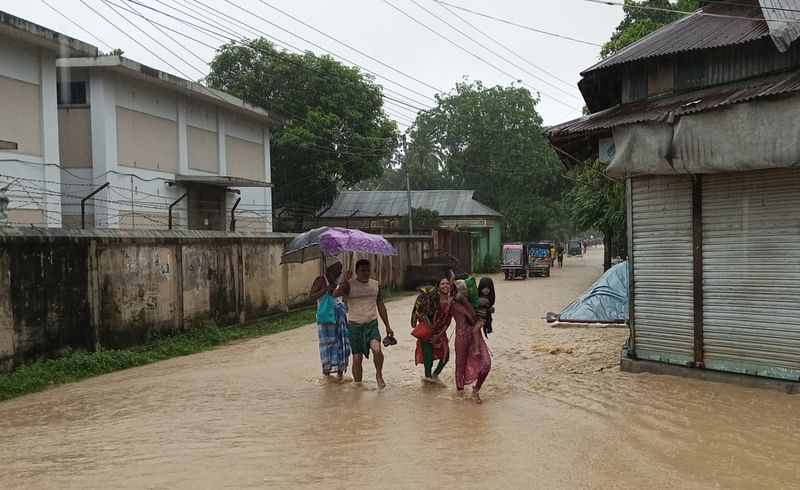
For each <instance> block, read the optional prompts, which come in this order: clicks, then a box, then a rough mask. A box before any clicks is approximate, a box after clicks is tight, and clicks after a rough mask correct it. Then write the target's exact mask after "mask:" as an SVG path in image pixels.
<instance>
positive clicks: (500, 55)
mask: <svg viewBox="0 0 800 490" xmlns="http://www.w3.org/2000/svg"><path fill="white" fill-rule="evenodd" d="M411 3H413V4H414V5H416V6H417V7H419V8H421V9H422V10H424V11H425V12H427V13H429V14H430V15H432V16H433V17H434V18H436V19H437V20H438V21H439V22H442V23H444V25H446V26H448V27H450V28H451V29H453V30H454V31H456V32H458V33H459V34H461V35H462V36H464V37H466V38H467V39H469V40H470V41H472V42H473V43H475V44H477V45H478V46H480V47H482V48H483V49H485V50H486V51H488V52H490V53H492V54H493V55H495V56H497V57H498V58H500V59H501V60H503V61H505V62H506V63H508V64H510V65H511V66H513V67H515V68H517V69H518V70H522V71H523V72H525V73H527V74H528V75H530V76H532V77H533V78H535V79H537V80H539V81H540V82H542V83H544V84H546V85H549V86H550V87H552V88H554V89H555V90H558V91H559V92H561V93H563V94H566V95H568V96H569V97H572V98H573V99H578V97H576V96H575V94H573V93H570V92H567V91H566V90H563V89H561V88H560V87H557V86H555V85H553V84H552V83H550V82H548V81H547V80H544V79H543V78H541V77H539V76H538V75H535V74H533V73H531V72H530V71H529V70H527V69H525V68H523V67H521V66H519V65H518V64H516V63H515V62H513V61H511V60H509V59H508V58H506V57H505V56H503V55H502V54H500V53H498V52H497V51H495V50H493V49H490V48H489V47H487V46H486V45H485V44H482V43H480V42H478V41H476V40H475V39H474V38H472V37H471V36H470V35H468V34H467V33H465V32H464V31H462V30H461V29H458V28H457V27H455V26H453V25H452V24H450V23H449V22H447V21H446V20H444V19H442V18H441V17H439V16H438V15H436V14H435V13H433V12H431V11H430V10H428V9H427V8H425V7H424V6H422V5H420V4H419V2H417V0H411Z"/></svg>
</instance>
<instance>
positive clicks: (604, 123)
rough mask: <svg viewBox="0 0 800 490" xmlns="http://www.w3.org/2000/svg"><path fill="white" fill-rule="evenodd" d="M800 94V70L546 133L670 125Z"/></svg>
mask: <svg viewBox="0 0 800 490" xmlns="http://www.w3.org/2000/svg"><path fill="white" fill-rule="evenodd" d="M798 91H800V71H793V72H789V73H784V74H781V75H776V76H772V77H765V78H759V79H755V80H749V81H746V82H738V83H733V84H729V85H723V86H720V87H713V88H708V89H703V90H697V91H694V92H687V93H683V94H680V95H675V96H672V97H664V98H660V99H648V100H644V101H641V102H635V103H631V104H623V105H619V106H616V107H612V108H610V109H606V110H604V111H600V112H596V113H594V114H590V115H588V116H584V117H582V118H579V119H574V120H572V121H568V122H565V123H562V124H559V125H557V126H553V127H551V128H549V129H548V130H547V131H546V135H547V137H548V138H550V139H560V138H563V137H569V136H574V135H578V134H581V133H590V132H594V131H599V130H604V129H611V128H613V127H617V126H622V125H625V124H634V123H639V122H668V121H670V120H671V119H673V118H675V117H679V116H682V115H685V114H694V113H697V112H702V111H708V110H712V109H716V108H719V107H723V106H727V105H732V104H738V103H741V102H747V101H750V100H753V99H757V98H762V97H772V96H776V95H782V94H787V93H790V92H798Z"/></svg>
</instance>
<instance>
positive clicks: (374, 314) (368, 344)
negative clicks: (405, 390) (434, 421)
mask: <svg viewBox="0 0 800 490" xmlns="http://www.w3.org/2000/svg"><path fill="white" fill-rule="evenodd" d="M371 269H372V265H371V264H370V263H369V260H366V259H361V260H359V261H358V262H356V277H355V278H352V279H351V277H350V273H349V272H348V273H347V274H346V275H345V279H346V281H345V282H344V283H343V284H342V294H343V295H344V296H345V297H346V298H347V319H348V323H347V333H348V335H349V337H350V348H351V349H352V352H353V380H354V381H355V382H356V383H360V382H361V380H362V377H363V374H364V370H363V366H362V361H363V359H364V357H366V358H367V359H369V354H370V351H371V352H372V355H373V361H374V363H375V379H376V380H377V382H378V388H379V389H383V388H384V387H386V383H385V382H384V381H383V352H382V351H381V333H380V330H379V329H378V316H379V315H380V317H381V320H383V324H384V325H385V326H386V335H388V336H389V337H394V331H393V330H392V327H390V326H389V315H388V314H387V313H386V305H385V304H384V303H383V293H382V292H381V287H380V284H378V281H376V280H375V279H370V273H371Z"/></svg>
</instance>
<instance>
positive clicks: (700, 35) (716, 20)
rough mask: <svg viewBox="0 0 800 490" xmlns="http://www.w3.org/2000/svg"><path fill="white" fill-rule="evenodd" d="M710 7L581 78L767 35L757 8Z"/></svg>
mask: <svg viewBox="0 0 800 490" xmlns="http://www.w3.org/2000/svg"><path fill="white" fill-rule="evenodd" d="M745 1H746V0H739V1H738V3H737V4H735V5H729V4H720V3H713V4H709V5H705V6H704V7H703V8H701V9H700V10H698V11H697V12H694V13H692V14H690V15H687V16H685V17H682V18H680V19H678V20H676V21H675V22H673V23H672V24H669V25H667V26H665V27H663V28H661V29H659V30H657V31H655V32H653V33H651V34H650V35H648V36H646V37H644V38H642V39H641V40H639V41H637V42H635V43H633V44H631V45H630V46H626V47H625V48H623V49H621V50H619V51H618V52H617V53H615V54H613V55H611V56H609V57H608V58H606V59H604V60H603V61H601V62H599V63H597V64H595V65H594V66H592V67H590V68H587V69H586V70H584V71H583V72H582V73H581V74H582V75H586V74H587V73H590V72H593V71H597V70H601V69H603V68H608V67H611V66H615V65H620V64H622V63H628V62H631V61H636V60H641V59H645V58H653V57H656V56H663V55H666V54H674V53H680V52H684V51H693V50H697V49H706V48H718V47H722V46H731V45H735V44H741V43H746V42H750V41H755V40H756V39H760V38H762V37H764V36H767V35H769V28H768V27H767V23H766V21H765V20H764V15H763V13H762V10H761V7H760V6H759V5H758V4H756V3H753V4H752V5H751V6H745V5H742V3H743V2H745Z"/></svg>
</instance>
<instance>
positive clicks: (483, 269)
mask: <svg viewBox="0 0 800 490" xmlns="http://www.w3.org/2000/svg"><path fill="white" fill-rule="evenodd" d="M501 270H503V269H502V267H501V266H500V261H499V260H498V259H496V258H493V257H490V256H488V255H487V256H486V257H484V258H483V260H482V261H481V263H480V264H478V268H477V270H476V271H475V273H476V274H495V273H497V272H500V271H501Z"/></svg>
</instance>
